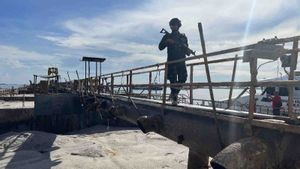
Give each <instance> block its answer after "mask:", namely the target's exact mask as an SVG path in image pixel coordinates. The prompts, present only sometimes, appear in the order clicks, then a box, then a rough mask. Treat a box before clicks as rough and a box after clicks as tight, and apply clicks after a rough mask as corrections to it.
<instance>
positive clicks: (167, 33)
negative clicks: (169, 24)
mask: <svg viewBox="0 0 300 169" xmlns="http://www.w3.org/2000/svg"><path fill="white" fill-rule="evenodd" d="M160 33H163V34H165V35H169V34H170V33H169V32H168V31H167V30H165V28H162V29H161V31H160ZM176 44H177V45H178V46H179V47H182V48H184V49H186V50H187V51H188V53H190V54H192V55H194V56H196V51H193V50H192V49H190V48H189V47H188V46H187V45H186V44H185V43H183V42H182V41H179V42H177V41H176Z"/></svg>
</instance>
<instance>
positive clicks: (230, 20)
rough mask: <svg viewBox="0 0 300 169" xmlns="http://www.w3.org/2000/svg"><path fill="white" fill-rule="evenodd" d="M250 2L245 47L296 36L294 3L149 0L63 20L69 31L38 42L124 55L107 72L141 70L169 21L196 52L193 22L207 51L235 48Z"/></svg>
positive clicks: (299, 29) (159, 55)
mask: <svg viewBox="0 0 300 169" xmlns="http://www.w3.org/2000/svg"><path fill="white" fill-rule="evenodd" d="M254 2H256V4H255V8H254V10H253V16H252V20H251V23H250V30H252V31H251V32H250V34H249V35H248V37H247V43H255V42H257V41H259V40H261V39H262V38H271V37H274V36H278V37H287V36H294V35H298V34H300V23H299V19H300V16H299V14H300V13H299V12H297V8H299V6H300V2H299V1H298V0H290V1H289V2H288V3H287V2H286V1H284V0H273V1H272V2H270V0H256V1H255V0H235V1H221V0H202V1H199V0H188V1H171V0H164V1H156V0H152V1H147V2H145V3H144V4H143V5H141V6H139V7H138V8H136V9H133V10H132V9H131V10H118V11H111V12H110V13H105V14H103V15H100V16H95V17H93V18H84V17H81V18H74V19H72V20H68V21H65V22H64V23H63V26H64V29H67V30H69V32H70V34H69V35H68V36H49V35H40V37H41V38H44V39H46V40H49V41H52V42H54V43H55V44H56V45H58V46H63V47H67V48H71V49H81V50H87V51H88V50H98V51H101V50H102V51H104V50H114V51H120V52H124V53H125V55H124V56H123V57H113V58H109V59H110V61H108V62H109V63H112V64H111V65H115V66H116V67H114V68H111V69H112V70H120V69H124V68H128V65H133V66H134V67H137V66H141V65H140V64H139V63H140V61H147V60H148V61H149V64H151V63H155V62H162V61H164V59H165V58H166V57H165V52H160V51H158V49H157V43H158V42H159V40H160V38H161V35H160V34H158V31H159V30H160V29H161V27H166V28H167V27H168V21H169V19H170V18H172V17H178V18H180V19H181V20H182V23H183V26H182V28H181V31H182V32H185V33H186V34H187V36H188V38H189V42H190V46H191V48H192V49H195V50H197V51H201V48H200V42H199V34H198V29H197V22H199V21H201V22H202V24H203V26H204V34H205V38H206V41H207V43H206V45H207V51H208V52H212V51H216V50H221V49H225V48H229V47H236V46H240V45H241V44H242V42H243V38H244V34H245V32H244V29H245V27H246V24H247V22H248V18H249V15H250V14H249V13H250V8H251V6H252V3H254ZM298 10H299V9H298ZM289 16H290V17H289ZM253 30H254V31H253ZM198 53H201V52H198ZM104 54H105V52H103V53H101V55H104ZM104 57H105V56H104ZM126 65H127V66H126ZM213 69H214V70H213V71H214V72H216V73H219V74H222V73H223V72H224V70H226V71H227V70H228V71H230V72H231V66H228V67H226V66H224V67H223V66H222V67H213ZM239 69H240V73H241V74H243V72H244V74H246V73H245V72H246V71H244V69H243V68H241V67H240V68H239Z"/></svg>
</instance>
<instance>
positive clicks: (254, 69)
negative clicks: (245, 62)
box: [249, 57, 257, 122]
mask: <svg viewBox="0 0 300 169" xmlns="http://www.w3.org/2000/svg"><path fill="white" fill-rule="evenodd" d="M249 64H250V72H251V86H250V98H249V120H250V122H251V121H252V119H253V116H254V112H255V105H256V104H255V102H256V100H255V93H256V89H255V86H256V82H257V58H255V57H252V58H250V62H249Z"/></svg>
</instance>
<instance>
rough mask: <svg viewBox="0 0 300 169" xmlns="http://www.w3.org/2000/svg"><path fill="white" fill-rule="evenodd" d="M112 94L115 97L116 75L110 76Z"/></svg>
mask: <svg viewBox="0 0 300 169" xmlns="http://www.w3.org/2000/svg"><path fill="white" fill-rule="evenodd" d="M110 90H111V91H110V93H111V94H112V95H113V94H114V74H111V75H110Z"/></svg>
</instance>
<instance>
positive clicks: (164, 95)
mask: <svg viewBox="0 0 300 169" xmlns="http://www.w3.org/2000/svg"><path fill="white" fill-rule="evenodd" d="M168 67H169V66H168V64H167V63H166V64H165V75H164V88H163V98H162V106H164V105H165V104H166V95H167V80H168Z"/></svg>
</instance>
